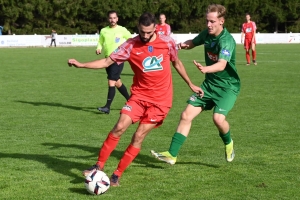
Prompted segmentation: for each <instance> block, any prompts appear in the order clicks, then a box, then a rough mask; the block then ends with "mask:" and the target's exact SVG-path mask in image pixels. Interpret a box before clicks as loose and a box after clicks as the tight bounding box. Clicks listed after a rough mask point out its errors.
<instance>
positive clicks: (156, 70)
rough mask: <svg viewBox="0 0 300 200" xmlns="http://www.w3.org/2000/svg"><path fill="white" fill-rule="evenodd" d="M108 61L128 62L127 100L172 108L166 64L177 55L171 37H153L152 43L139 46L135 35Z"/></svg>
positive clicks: (168, 64)
mask: <svg viewBox="0 0 300 200" xmlns="http://www.w3.org/2000/svg"><path fill="white" fill-rule="evenodd" d="M110 58H111V59H112V60H113V61H115V62H116V63H117V64H120V63H122V62H124V61H128V62H129V64H130V66H131V69H132V71H133V72H134V76H133V84H132V86H131V89H130V92H131V97H130V99H137V100H142V101H147V102H150V103H154V104H158V105H162V106H166V107H171V106H172V100H173V84H172V72H171V66H170V61H175V60H177V59H178V54H177V49H176V44H175V41H174V40H173V39H172V38H171V37H169V36H165V35H158V34H156V39H155V40H154V41H153V42H147V43H143V42H142V41H141V40H140V36H139V35H138V36H136V37H134V38H131V39H128V40H127V41H126V42H125V43H123V44H122V45H121V46H120V47H119V48H118V49H117V50H116V51H115V52H113V53H112V54H111V55H110Z"/></svg>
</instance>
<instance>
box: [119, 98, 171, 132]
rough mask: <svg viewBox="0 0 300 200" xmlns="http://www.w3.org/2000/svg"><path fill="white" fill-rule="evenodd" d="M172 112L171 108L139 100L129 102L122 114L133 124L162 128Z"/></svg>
mask: <svg viewBox="0 0 300 200" xmlns="http://www.w3.org/2000/svg"><path fill="white" fill-rule="evenodd" d="M169 111H170V107H165V106H161V105H157V104H154V103H149V102H146V101H139V100H130V99H129V100H128V101H127V102H126V104H125V105H124V106H123V108H122V110H121V112H120V113H121V114H126V115H128V116H129V117H130V118H131V120H132V123H133V124H134V123H136V122H137V121H140V124H156V126H155V127H158V126H160V125H161V124H162V123H163V121H164V119H165V118H166V116H167V115H168V113H169Z"/></svg>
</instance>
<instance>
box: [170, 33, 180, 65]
mask: <svg viewBox="0 0 300 200" xmlns="http://www.w3.org/2000/svg"><path fill="white" fill-rule="evenodd" d="M170 38H171V37H170ZM169 44H170V45H169V51H170V61H175V60H177V59H178V50H177V47H176V43H175V40H174V39H173V38H171V40H170V42H169Z"/></svg>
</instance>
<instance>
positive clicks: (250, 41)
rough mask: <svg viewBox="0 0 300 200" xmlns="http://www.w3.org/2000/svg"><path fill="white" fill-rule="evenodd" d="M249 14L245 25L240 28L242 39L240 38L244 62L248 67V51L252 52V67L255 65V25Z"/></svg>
mask: <svg viewBox="0 0 300 200" xmlns="http://www.w3.org/2000/svg"><path fill="white" fill-rule="evenodd" d="M250 19H251V16H250V14H248V13H247V14H246V21H247V22H246V23H244V24H243V27H242V37H241V43H242V44H243V39H244V35H245V39H244V48H245V49H246V60H247V65H250V49H251V50H252V61H253V64H254V65H257V62H256V50H255V45H256V40H255V34H256V24H255V22H254V21H251V20H250Z"/></svg>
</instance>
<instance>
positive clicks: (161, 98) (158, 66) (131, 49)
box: [68, 13, 203, 186]
mask: <svg viewBox="0 0 300 200" xmlns="http://www.w3.org/2000/svg"><path fill="white" fill-rule="evenodd" d="M138 29H139V35H138V36H136V37H134V38H131V39H128V40H127V41H126V42H125V43H123V44H122V45H121V46H120V47H119V48H118V49H117V50H115V51H114V52H113V53H112V54H111V55H110V56H109V57H107V58H105V59H101V60H96V61H92V62H86V63H80V62H78V61H77V60H75V59H69V61H68V64H69V66H75V67H77V68H91V69H98V68H105V67H108V66H110V65H111V64H113V63H114V62H116V63H117V64H119V63H122V62H124V61H128V62H129V64H130V66H131V68H132V70H133V72H134V77H133V84H132V86H131V96H130V99H129V100H128V101H127V102H126V104H125V105H124V107H123V108H122V110H121V112H120V118H119V120H118V122H117V123H116V125H115V126H114V128H113V129H112V130H111V131H110V132H109V134H108V137H107V139H106V140H105V141H104V143H103V145H102V147H101V149H100V152H99V156H98V161H97V163H96V164H95V165H93V166H92V167H91V168H89V169H87V170H84V171H83V175H85V176H86V175H87V174H89V173H90V172H92V171H94V170H103V168H104V164H105V162H106V160H107V159H108V157H109V156H110V154H111V152H112V151H113V150H114V149H115V148H116V146H117V144H118V142H119V140H120V137H121V135H122V134H123V133H124V132H125V131H126V129H127V128H128V127H129V126H130V125H131V124H133V123H136V122H138V121H140V123H139V126H138V128H137V129H136V131H135V133H134V134H133V136H132V140H131V143H130V144H129V146H128V147H127V149H126V151H125V153H124V155H123V157H122V158H121V160H120V162H119V165H118V167H117V169H116V170H115V171H114V172H113V174H112V176H111V179H110V180H111V185H112V186H118V185H119V179H120V177H121V175H122V173H123V172H124V170H125V169H126V168H127V167H128V166H129V165H130V163H131V162H132V161H133V160H134V159H135V157H136V156H137V155H138V153H139V152H140V149H141V146H142V142H143V140H144V139H145V137H146V136H147V134H148V133H149V132H150V131H151V130H152V129H153V128H155V127H158V126H159V125H161V124H162V123H163V120H164V119H165V117H166V116H167V114H168V112H169V110H170V108H171V106H172V99H173V84H172V72H171V67H170V62H172V65H173V67H174V68H175V69H176V70H177V72H178V73H179V74H180V76H181V77H182V78H183V79H184V81H185V82H186V83H187V84H188V85H189V87H190V88H191V90H192V91H194V92H196V93H198V94H199V95H200V96H201V97H202V96H203V91H202V89H201V88H200V87H197V86H195V85H194V84H193V83H192V82H191V81H190V79H189V77H188V75H187V73H186V71H185V68H184V66H183V64H182V62H181V61H180V60H179V59H178V55H177V49H176V44H175V42H174V40H173V39H172V38H171V37H169V36H165V35H158V34H156V33H155V17H154V15H152V14H150V13H144V14H142V15H141V16H140V18H139V25H138Z"/></svg>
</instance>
